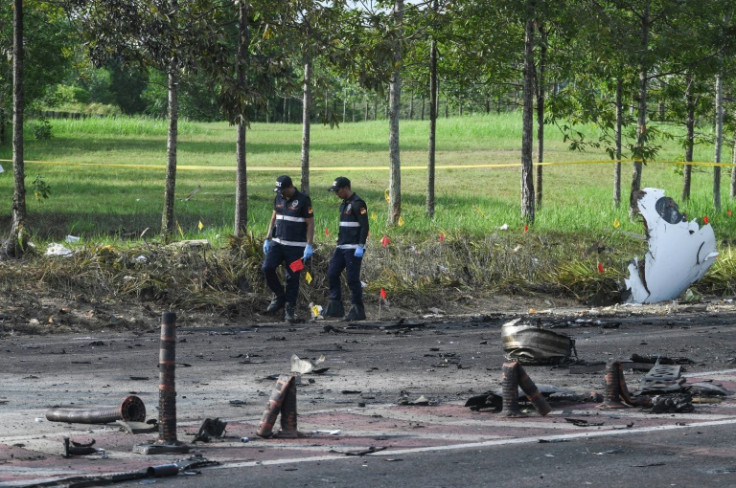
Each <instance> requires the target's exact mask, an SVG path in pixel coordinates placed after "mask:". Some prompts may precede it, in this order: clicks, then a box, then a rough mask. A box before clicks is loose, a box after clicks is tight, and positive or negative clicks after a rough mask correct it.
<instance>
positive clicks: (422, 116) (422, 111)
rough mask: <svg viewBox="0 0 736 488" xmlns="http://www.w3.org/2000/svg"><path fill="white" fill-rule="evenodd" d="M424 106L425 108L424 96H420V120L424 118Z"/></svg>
mask: <svg viewBox="0 0 736 488" xmlns="http://www.w3.org/2000/svg"><path fill="white" fill-rule="evenodd" d="M424 108H425V107H424V96H422V108H421V109H420V112H419V113H420V114H421V117H420V120H422V121H423V120H424Z"/></svg>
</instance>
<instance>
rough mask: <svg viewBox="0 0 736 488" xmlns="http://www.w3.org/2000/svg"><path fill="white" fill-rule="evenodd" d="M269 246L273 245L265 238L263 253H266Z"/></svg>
mask: <svg viewBox="0 0 736 488" xmlns="http://www.w3.org/2000/svg"><path fill="white" fill-rule="evenodd" d="M271 246H273V242H271V241H270V240H268V239H266V240H265V241H263V254H268V250H269V249H271Z"/></svg>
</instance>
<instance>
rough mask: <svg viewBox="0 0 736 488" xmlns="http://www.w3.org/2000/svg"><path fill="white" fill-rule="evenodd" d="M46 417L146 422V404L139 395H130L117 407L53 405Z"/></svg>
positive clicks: (91, 421)
mask: <svg viewBox="0 0 736 488" xmlns="http://www.w3.org/2000/svg"><path fill="white" fill-rule="evenodd" d="M46 418H47V419H48V420H51V421H53V422H69V423H80V424H109V423H112V422H115V421H116V420H125V421H126V422H130V421H133V422H145V420H146V406H145V405H144V404H143V400H141V399H140V398H139V397H137V396H135V395H130V396H128V397H126V398H125V399H124V400H123V403H122V404H120V405H119V406H117V407H93V408H62V407H52V408H50V409H48V410H47V411H46Z"/></svg>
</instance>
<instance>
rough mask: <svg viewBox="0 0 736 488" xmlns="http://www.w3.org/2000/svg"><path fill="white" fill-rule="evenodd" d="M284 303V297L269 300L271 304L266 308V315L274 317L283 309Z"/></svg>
mask: <svg viewBox="0 0 736 488" xmlns="http://www.w3.org/2000/svg"><path fill="white" fill-rule="evenodd" d="M285 303H286V297H283V296H282V297H277V296H275V295H274V297H273V299H272V300H271V303H269V304H268V307H267V308H266V313H267V314H269V315H274V314H275V313H276V312H278V311H279V310H281V309H282V308H284V304H285Z"/></svg>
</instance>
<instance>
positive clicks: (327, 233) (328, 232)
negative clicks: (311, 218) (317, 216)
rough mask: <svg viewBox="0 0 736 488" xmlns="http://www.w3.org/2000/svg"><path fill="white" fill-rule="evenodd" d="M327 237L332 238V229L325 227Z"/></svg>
mask: <svg viewBox="0 0 736 488" xmlns="http://www.w3.org/2000/svg"><path fill="white" fill-rule="evenodd" d="M325 235H326V236H328V237H329V236H330V229H328V228H327V227H325Z"/></svg>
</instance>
